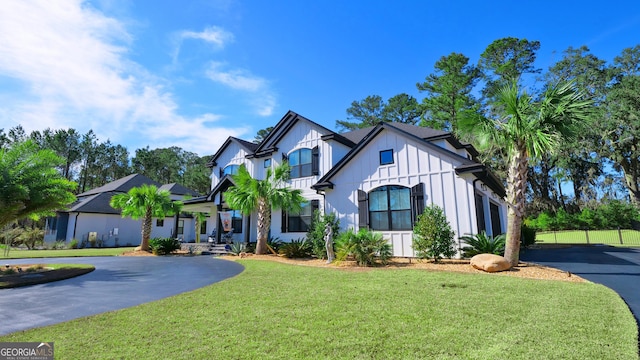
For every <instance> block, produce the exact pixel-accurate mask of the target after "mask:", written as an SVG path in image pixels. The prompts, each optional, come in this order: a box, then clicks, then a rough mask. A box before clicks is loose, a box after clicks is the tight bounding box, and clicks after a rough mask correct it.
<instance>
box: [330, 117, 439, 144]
mask: <svg viewBox="0 0 640 360" xmlns="http://www.w3.org/2000/svg"><path fill="white" fill-rule="evenodd" d="M390 124H392V125H393V126H394V127H396V128H398V129H400V130H404V131H406V132H408V133H411V134H413V135H415V136H417V137H419V138H421V139H425V140H426V139H435V138H437V137H443V138H445V137H452V135H451V133H449V132H446V131H442V130H436V129H432V128H428V127H424V126H416V125H411V124H404V123H399V122H394V123H390ZM375 127H376V126H369V127H366V128H362V129H357V130H353V131H349V132H345V133H341V134H340V135H342V136H344V137H345V138H347V139H349V140H351V141H353V142H354V143H356V144H357V143H359V142H360V141H362V139H364V137H365V136H367V134H369V133H370V132H371V130H373V129H374V128H375Z"/></svg>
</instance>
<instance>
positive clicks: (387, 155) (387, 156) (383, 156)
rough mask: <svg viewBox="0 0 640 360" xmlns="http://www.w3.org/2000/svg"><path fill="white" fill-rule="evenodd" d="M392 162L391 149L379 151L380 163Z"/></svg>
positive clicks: (387, 163)
mask: <svg viewBox="0 0 640 360" xmlns="http://www.w3.org/2000/svg"><path fill="white" fill-rule="evenodd" d="M389 164H393V149H389V150H382V151H380V165H389Z"/></svg>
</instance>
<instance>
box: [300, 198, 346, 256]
mask: <svg viewBox="0 0 640 360" xmlns="http://www.w3.org/2000/svg"><path fill="white" fill-rule="evenodd" d="M327 224H330V225H331V228H332V229H333V238H334V239H336V238H337V237H338V235H339V232H340V220H338V217H337V216H336V214H335V213H329V214H325V215H322V214H321V213H320V211H318V210H316V211H314V212H313V220H312V222H311V226H310V227H309V232H307V241H309V243H310V244H311V252H312V254H313V255H314V256H316V257H317V258H318V259H326V258H327V248H326V246H325V242H324V229H325V227H326V226H327Z"/></svg>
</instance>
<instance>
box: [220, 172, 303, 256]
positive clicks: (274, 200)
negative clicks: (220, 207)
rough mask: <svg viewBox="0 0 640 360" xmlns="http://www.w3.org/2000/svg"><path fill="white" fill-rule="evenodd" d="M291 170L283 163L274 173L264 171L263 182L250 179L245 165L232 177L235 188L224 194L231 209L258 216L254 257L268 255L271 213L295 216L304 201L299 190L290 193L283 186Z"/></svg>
mask: <svg viewBox="0 0 640 360" xmlns="http://www.w3.org/2000/svg"><path fill="white" fill-rule="evenodd" d="M289 172H290V167H289V164H287V163H286V162H285V163H283V164H282V165H280V166H277V167H276V168H275V169H273V170H272V169H271V168H269V169H267V176H266V178H265V179H264V180H257V179H254V178H252V177H251V175H250V174H249V172H248V171H247V169H246V167H245V166H244V165H241V166H240V168H239V169H238V174H237V175H234V176H233V181H234V182H235V186H231V187H230V188H229V189H228V190H227V191H226V192H225V193H224V199H225V201H226V202H227V204H229V207H231V208H232V209H236V210H240V211H241V212H242V213H243V214H245V215H249V214H251V213H252V212H253V211H256V210H257V212H258V224H257V225H258V243H257V244H256V254H265V253H267V236H268V234H269V229H270V228H271V210H274V209H285V210H287V211H292V212H297V211H300V210H301V208H302V204H303V203H305V202H306V200H305V199H304V198H303V197H302V195H301V191H300V190H297V189H296V190H293V189H290V188H288V187H286V186H285V182H286V181H287V180H289Z"/></svg>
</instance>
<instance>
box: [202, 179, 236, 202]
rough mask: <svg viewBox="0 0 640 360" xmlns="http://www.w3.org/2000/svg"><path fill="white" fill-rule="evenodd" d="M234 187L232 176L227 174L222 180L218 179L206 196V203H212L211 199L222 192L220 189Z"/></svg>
mask: <svg viewBox="0 0 640 360" xmlns="http://www.w3.org/2000/svg"><path fill="white" fill-rule="evenodd" d="M235 185H236V182H235V181H233V176H232V175H229V174H227V175H225V176H224V177H222V179H220V182H219V183H218V184H217V185H216V186H215V187H214V188H213V189H211V192H210V193H209V195H207V201H213V198H214V197H215V196H216V194H217V193H219V192H220V191H222V189H226V188H227V187H229V186H235Z"/></svg>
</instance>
